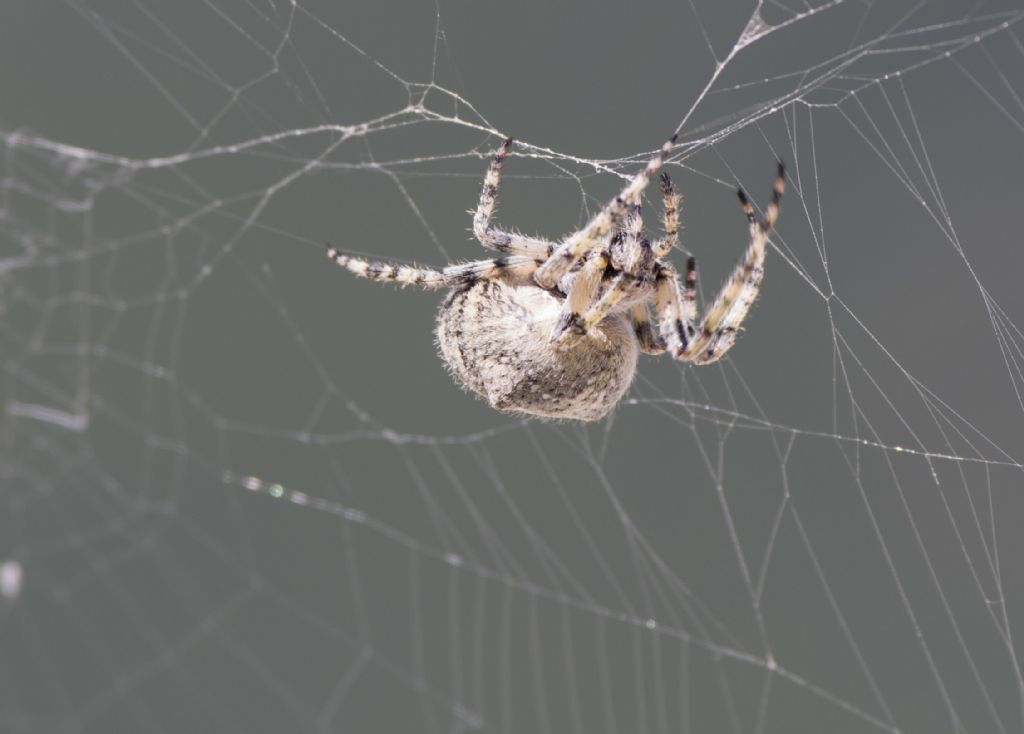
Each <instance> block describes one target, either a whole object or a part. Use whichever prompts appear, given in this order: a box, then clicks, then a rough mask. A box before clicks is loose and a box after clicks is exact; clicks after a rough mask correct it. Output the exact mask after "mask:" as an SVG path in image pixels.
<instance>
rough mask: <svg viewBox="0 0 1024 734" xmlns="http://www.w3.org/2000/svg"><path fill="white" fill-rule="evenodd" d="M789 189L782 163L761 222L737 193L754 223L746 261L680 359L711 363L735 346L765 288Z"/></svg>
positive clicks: (748, 202) (727, 282) (743, 195)
mask: <svg viewBox="0 0 1024 734" xmlns="http://www.w3.org/2000/svg"><path fill="white" fill-rule="evenodd" d="M785 189H786V171H785V167H784V166H783V164H782V161H779V163H778V173H777V174H776V177H775V184H774V186H773V187H772V200H771V203H770V204H769V205H768V206H767V208H766V209H765V213H764V219H763V220H762V221H758V220H757V217H756V216H755V214H754V207H753V206H752V205H751V204H750V200H749V199H748V198H747V195H746V193H745V192H744V191H743V189H740V190H739V191H737V192H736V193H737V195H738V196H739V199H740V203H741V204H742V205H743V212H744V213H745V214H746V215H747V221H748V222H749V223H750V244H749V245H748V246H747V250H746V252H745V253H744V255H743V259H742V260H740V262H739V264H738V265H737V266H736V269H735V270H734V271H733V273H732V275H731V276H730V277H729V280H728V281H726V283H725V285H723V286H722V289H721V290H720V291H719V292H718V295H717V296H716V297H715V300H714V303H712V305H711V308H709V309H708V312H707V314H705V316H704V320H703V321H702V322H701V325H700V328H699V329H698V335H697V338H695V339H694V340H693V341H691V342H690V344H689V345H687V347H686V350H685V352H684V353H683V354H681V355H680V356H679V358H680V359H683V360H684V361H692V362H695V363H697V364H709V363H711V362H715V361H717V360H719V359H721V358H722V355H724V354H725V353H726V352H727V351H729V348H730V347H731V346H732V345H733V343H735V341H736V332H737V330H738V329H739V326H740V324H741V323H742V322H743V319H745V318H746V316H747V313H748V312H749V311H750V307H751V305H753V303H754V299H755V298H757V294H758V291H759V290H760V288H761V280H762V279H763V278H764V259H765V254H766V253H767V249H766V247H765V245H766V244H767V242H768V237H769V236H770V235H771V233H772V228H773V227H774V226H775V221H776V220H777V219H778V217H779V204H780V202H781V200H782V194H783V192H784V191H785Z"/></svg>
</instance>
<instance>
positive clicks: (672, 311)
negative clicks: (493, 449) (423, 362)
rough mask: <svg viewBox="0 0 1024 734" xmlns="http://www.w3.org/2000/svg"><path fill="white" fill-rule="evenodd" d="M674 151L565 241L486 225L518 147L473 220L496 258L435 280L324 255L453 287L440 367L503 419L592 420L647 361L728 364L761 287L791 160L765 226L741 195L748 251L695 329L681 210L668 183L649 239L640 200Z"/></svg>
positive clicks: (441, 327) (421, 272) (367, 273)
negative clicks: (675, 253)
mask: <svg viewBox="0 0 1024 734" xmlns="http://www.w3.org/2000/svg"><path fill="white" fill-rule="evenodd" d="M674 143H675V137H674V136H673V138H672V139H671V140H669V141H668V142H666V143H665V145H663V146H662V147H661V149H660V150H659V151H658V153H657V155H655V157H654V158H652V159H651V160H650V162H648V164H647V166H646V167H645V168H644V170H643V171H641V172H640V173H639V174H637V175H636V176H635V177H634V178H633V179H632V180H631V181H630V182H629V184H628V185H627V186H626V187H625V188H624V189H623V190H622V191H621V192H620V193H619V195H618V196H616V197H615V198H614V199H612V200H611V201H610V202H609V203H608V204H607V205H606V206H605V207H604V208H602V209H601V211H599V212H598V213H597V214H595V215H594V217H593V218H592V219H591V220H590V221H589V222H588V223H587V225H586V226H585V227H583V229H580V230H578V231H576V232H573V233H572V234H570V235H569V236H568V237H565V238H564V239H562V240H560V241H559V242H550V241H548V240H544V239H540V238H537V237H526V236H523V235H520V234H515V233H511V232H505V231H502V230H500V229H496V228H495V227H492V226H491V215H492V214H493V213H494V205H495V199H496V197H497V194H498V182H499V179H500V175H501V166H502V162H503V161H504V159H505V156H506V155H508V152H509V150H510V149H511V147H512V140H511V138H510V139H508V140H506V141H505V144H504V145H503V146H502V148H501V150H499V151H498V152H497V153H496V154H495V156H494V160H493V161H492V162H491V165H490V167H489V168H488V170H487V175H486V176H485V177H484V187H483V192H482V193H481V195H480V203H479V205H478V206H477V208H476V212H475V214H474V216H473V233H474V234H475V235H476V237H477V239H478V240H480V243H481V244H482V245H483V246H484V247H487V248H489V249H492V250H497V251H498V252H501V253H503V254H502V256H501V257H497V258H494V259H491V260H480V261H477V262H469V263H463V264H460V265H449V266H448V267H446V268H444V270H427V269H422V268H416V267H408V266H405V265H389V264H384V263H372V262H368V261H366V260H363V259H361V258H356V257H350V256H348V255H344V254H342V253H340V252H338V251H337V250H335V249H334V248H330V249H329V250H328V255H329V256H330V257H331V259H332V260H334V261H335V262H337V263H338V264H339V265H341V266H343V267H345V268H348V269H349V270H351V271H352V272H353V273H355V274H356V275H361V276H363V277H365V278H370V279H371V280H386V281H393V282H397V283H400V284H402V285H419V286H422V287H425V288H449V289H451V293H450V294H449V296H448V297H447V298H446V299H445V301H444V303H443V304H442V306H441V310H440V312H439V314H438V326H437V337H438V343H439V345H440V350H441V357H442V359H444V361H445V362H446V363H447V365H448V367H449V368H450V369H451V371H452V373H453V374H454V375H455V377H456V378H457V379H458V380H459V381H460V382H461V383H462V384H463V385H465V386H466V387H467V388H469V389H470V390H472V391H474V392H476V393H478V394H480V395H481V396H483V397H484V398H486V399H487V400H488V402H490V404H491V405H492V406H494V407H495V408H497V409H498V410H502V411H508V412H515V413H527V414H529V415H538V416H544V417H548V418H574V419H577V420H597V419H599V418H602V417H604V416H605V415H607V414H608V412H609V411H610V410H611V409H612V408H613V407H615V404H616V403H618V401H619V399H620V398H621V397H622V395H623V393H625V391H626V389H627V388H628V387H629V384H630V382H631V381H632V379H633V374H634V373H635V371H636V361H637V354H638V352H639V351H643V352H645V353H647V354H661V353H663V352H666V351H667V352H668V353H669V354H671V355H672V357H674V358H675V359H678V360H681V361H684V362H694V363H696V364H707V363H709V362H715V361H717V360H718V359H720V358H721V357H722V355H723V354H725V352H726V351H728V349H729V348H730V347H731V346H732V345H733V343H734V342H735V341H736V332H737V330H738V329H739V327H740V324H741V323H742V322H743V319H744V318H745V317H746V315H747V312H748V311H749V310H750V306H751V305H752V304H753V302H754V299H755V298H756V297H757V293H758V290H759V289H760V286H761V279H762V277H763V275H764V258H765V253H766V250H765V246H766V244H767V242H768V236H769V235H770V234H771V231H772V227H773V225H774V224H775V220H776V219H777V218H778V215H779V200H780V199H781V197H782V192H783V188H784V178H783V168H782V164H781V163H779V167H778V175H777V176H776V179H775V186H774V188H773V192H772V200H771V203H770V204H769V205H768V207H767V208H766V209H765V216H764V219H763V220H762V221H758V220H757V218H756V217H755V216H754V209H753V207H752V206H751V205H750V202H749V201H748V200H747V197H746V195H745V194H744V193H743V191H742V190H740V191H739V197H740V202H741V203H742V204H743V211H744V212H745V213H746V215H747V220H748V221H749V222H750V244H749V245H748V246H747V250H746V252H745V253H744V256H743V259H742V260H741V261H740V263H739V265H737V266H736V269H735V270H734V271H733V273H732V275H731V276H730V277H729V280H727V281H726V283H725V285H723V286H722V289H721V290H720V291H719V292H718V295H717V296H716V297H715V300H714V301H713V303H712V304H711V307H710V308H709V309H708V311H707V313H706V314H705V315H704V318H703V319H702V320H701V321H700V322H699V323H698V321H697V299H696V294H697V291H696V287H697V270H696V263H695V262H694V259H693V258H692V257H691V258H689V260H688V261H687V267H686V278H685V283H684V284H681V283H680V282H679V277H678V276H677V274H676V270H675V268H674V267H673V266H672V264H671V263H670V262H669V261H668V260H666V259H664V258H665V256H666V255H668V253H669V252H670V251H671V250H672V248H673V247H674V246H675V245H676V242H677V239H678V230H679V202H680V197H679V195H678V194H677V193H676V191H675V187H674V186H673V185H672V181H671V180H670V179H669V177H668V175H667V174H665V173H662V174H661V177H660V181H661V192H662V195H663V197H664V203H665V212H664V230H665V232H664V234H663V236H661V237H659V238H657V239H655V240H653V241H651V240H648V239H647V238H646V237H644V233H643V222H642V220H641V218H640V197H641V195H642V194H643V191H644V189H645V188H646V187H647V185H648V184H649V183H650V181H651V178H652V177H653V176H654V174H655V173H657V171H658V169H659V168H661V166H662V164H663V163H664V162H665V160H666V159H667V158H668V156H669V154H670V153H671V152H672V146H673V145H674ZM648 301H653V305H654V311H655V316H656V318H657V322H658V333H655V331H654V329H653V328H652V326H651V317H650V311H649V309H648Z"/></svg>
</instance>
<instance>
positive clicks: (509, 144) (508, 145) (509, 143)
mask: <svg viewBox="0 0 1024 734" xmlns="http://www.w3.org/2000/svg"><path fill="white" fill-rule="evenodd" d="M513 142H514V138H512V137H511V136H509V137H507V138H505V144H504V146H503V147H504V148H505V150H508V149H509V148H511V147H512V143H513Z"/></svg>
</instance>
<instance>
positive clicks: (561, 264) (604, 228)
mask: <svg viewBox="0 0 1024 734" xmlns="http://www.w3.org/2000/svg"><path fill="white" fill-rule="evenodd" d="M675 142H676V136H675V135H673V136H672V137H671V139H669V140H668V141H666V142H665V144H664V145H662V146H661V148H660V149H659V150H658V152H657V154H656V155H655V156H654V157H653V158H651V160H650V161H648V163H647V165H646V166H645V167H644V170H642V171H641V172H640V173H638V174H637V175H636V176H634V177H633V179H632V180H631V181H630V182H629V183H628V184H627V185H626V187H625V188H623V189H622V191H620V192H619V195H618V196H616V197H615V198H614V199H612V200H611V201H610V202H608V203H607V204H606V205H605V206H604V208H602V209H601V211H599V212H598V213H597V214H595V215H594V216H593V218H591V220H590V221H589V222H588V223H587V225H586V226H585V227H583V229H581V230H579V231H578V232H574V233H573V234H571V235H569V237H567V238H566V239H565V240H564V241H563V242H562V243H561V244H560V245H558V247H557V248H556V249H555V250H554V252H552V253H551V256H550V257H549V258H548V259H547V261H545V263H544V264H543V265H541V266H540V268H539V269H538V270H537V272H536V273H535V274H534V280H535V281H536V282H537V285H539V286H540V287H541V288H545V289H547V290H551V289H552V288H554V287H555V286H556V285H557V284H558V281H559V280H560V279H561V278H562V276H563V275H565V274H566V273H568V272H569V270H570V268H572V266H573V263H575V262H576V261H578V260H579V259H580V258H581V257H582V256H583V255H584V254H585V253H586V252H587V251H588V250H591V249H593V248H594V247H598V246H599V245H600V244H601V243H602V242H603V241H604V239H605V238H606V237H607V236H608V234H609V233H610V232H611V231H612V229H613V228H614V226H615V224H616V222H618V221H619V220H620V219H622V216H623V214H624V213H625V211H626V207H627V206H628V205H629V204H630V203H631V202H635V201H639V199H640V195H641V194H642V193H643V190H644V189H645V188H647V184H649V183H650V181H651V176H653V175H654V174H655V173H657V172H658V169H659V168H661V165H662V164H663V163H664V162H665V159H666V158H668V156H669V154H670V153H671V152H672V146H673V145H675Z"/></svg>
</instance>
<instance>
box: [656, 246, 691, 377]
mask: <svg viewBox="0 0 1024 734" xmlns="http://www.w3.org/2000/svg"><path fill="white" fill-rule="evenodd" d="M690 311H691V310H690V309H689V308H688V307H687V305H686V295H685V292H684V290H683V287H682V286H681V285H680V284H679V276H678V275H676V270H675V268H673V267H672V266H671V265H669V264H668V263H659V264H658V267H657V270H656V275H655V280H654V312H655V315H656V316H657V318H658V330H659V331H660V332H661V339H662V341H663V342H664V344H665V347H666V349H667V350H668V352H669V354H671V355H672V356H673V357H675V358H676V359H681V358H682V355H683V354H684V353H685V350H686V348H687V346H688V345H689V344H690V341H691V340H692V339H693V336H694V334H696V328H695V327H694V319H693V317H692V316H691V315H690Z"/></svg>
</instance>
